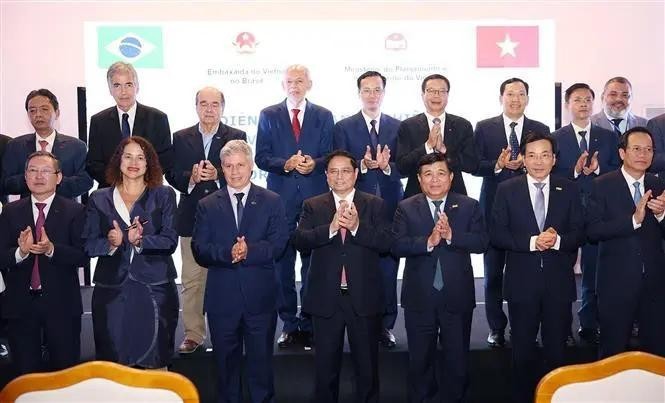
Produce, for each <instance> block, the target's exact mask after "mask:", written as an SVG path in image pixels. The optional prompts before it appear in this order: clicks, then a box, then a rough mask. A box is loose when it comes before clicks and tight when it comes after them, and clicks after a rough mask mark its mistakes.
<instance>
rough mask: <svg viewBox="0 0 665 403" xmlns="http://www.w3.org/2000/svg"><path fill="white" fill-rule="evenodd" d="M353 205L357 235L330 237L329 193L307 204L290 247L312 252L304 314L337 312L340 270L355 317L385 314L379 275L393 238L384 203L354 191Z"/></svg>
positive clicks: (331, 202)
mask: <svg viewBox="0 0 665 403" xmlns="http://www.w3.org/2000/svg"><path fill="white" fill-rule="evenodd" d="M353 204H354V205H355V206H356V210H357V211H358V218H359V226H358V230H357V231H356V235H355V236H354V235H352V234H351V232H350V231H348V232H347V235H346V238H345V241H344V243H342V235H341V233H340V232H337V234H336V235H335V236H334V237H332V238H330V223H331V222H332V219H333V216H334V215H335V212H336V211H337V207H336V206H335V198H334V196H333V194H332V192H327V193H325V194H322V195H319V196H316V197H312V198H310V199H307V200H305V202H304V203H303V207H302V213H301V215H300V222H299V223H298V228H297V229H296V232H295V234H294V236H293V243H294V244H295V246H296V248H297V249H298V250H299V251H300V252H306V251H312V256H311V260H310V268H309V272H308V274H307V275H308V277H307V282H306V284H307V289H306V290H305V293H304V295H305V296H304V299H303V304H302V309H303V311H305V312H307V313H310V314H312V315H316V316H322V317H326V318H329V317H331V316H332V315H333V314H334V313H335V312H336V311H337V309H338V307H339V302H340V301H339V298H341V294H340V292H339V287H340V281H341V278H342V266H344V268H345V270H346V280H347V283H348V286H349V293H350V294H351V295H350V297H351V302H352V304H353V309H354V311H355V313H356V314H357V315H359V316H369V315H378V314H380V313H383V311H384V309H385V303H384V294H383V287H382V286H381V284H383V274H382V273H381V267H380V266H379V254H381V253H386V252H388V251H389V250H390V245H391V243H392V236H391V233H390V224H389V222H388V220H386V218H385V217H386V213H385V210H384V209H385V202H384V201H383V200H381V199H379V198H378V197H376V196H374V195H371V194H368V193H363V192H362V191H359V190H356V193H355V194H354V197H353Z"/></svg>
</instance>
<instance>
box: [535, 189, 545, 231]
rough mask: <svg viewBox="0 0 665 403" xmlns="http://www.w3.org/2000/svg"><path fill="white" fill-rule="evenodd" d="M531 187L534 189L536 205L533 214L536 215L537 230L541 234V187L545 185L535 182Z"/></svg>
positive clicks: (542, 225) (542, 215)
mask: <svg viewBox="0 0 665 403" xmlns="http://www.w3.org/2000/svg"><path fill="white" fill-rule="evenodd" d="M533 186H535V187H536V203H534V207H533V212H534V213H535V214H536V222H537V223H538V229H540V232H542V231H543V227H544V226H545V193H543V187H544V186H545V184H544V183H542V182H536V183H534V184H533Z"/></svg>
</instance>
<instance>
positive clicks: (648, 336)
mask: <svg viewBox="0 0 665 403" xmlns="http://www.w3.org/2000/svg"><path fill="white" fill-rule="evenodd" d="M653 153H654V149H653V140H652V137H651V133H650V132H649V130H648V129H646V128H644V127H634V128H632V129H629V130H628V131H627V132H626V133H624V134H623V135H622V136H621V142H620V143H619V156H620V157H621V159H622V160H623V165H622V167H621V169H619V170H615V171H613V172H610V173H608V174H605V175H603V176H601V177H599V178H597V179H595V180H594V183H593V189H592V191H591V197H590V199H589V208H588V209H587V235H588V237H589V239H590V240H591V241H593V242H598V265H599V266H600V267H602V270H599V271H598V274H597V283H596V293H597V294H598V318H599V322H600V356H601V357H602V358H604V357H609V356H611V355H614V354H618V353H621V352H624V351H626V349H627V346H628V341H629V338H630V335H631V329H632V326H633V322H634V321H638V322H639V324H640V331H639V338H640V347H641V348H642V349H643V350H645V351H647V352H649V353H652V354H658V355H660V356H664V357H665V343H663V340H665V322H664V321H663V312H665V251H664V250H663V238H664V235H663V234H664V233H665V221H663V218H664V217H665V192H664V190H665V184H664V183H663V181H662V179H660V178H658V177H656V176H654V175H653V174H650V173H647V172H646V171H647V169H648V168H649V165H651V161H652V158H653Z"/></svg>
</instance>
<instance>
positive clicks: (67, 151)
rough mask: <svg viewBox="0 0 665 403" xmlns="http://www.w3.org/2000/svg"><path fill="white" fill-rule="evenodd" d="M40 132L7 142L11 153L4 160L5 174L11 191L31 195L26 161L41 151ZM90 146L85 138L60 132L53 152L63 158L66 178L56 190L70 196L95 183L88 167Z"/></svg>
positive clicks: (80, 192)
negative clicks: (86, 145)
mask: <svg viewBox="0 0 665 403" xmlns="http://www.w3.org/2000/svg"><path fill="white" fill-rule="evenodd" d="M36 136H37V135H36V134H35V133H29V134H25V135H23V136H19V137H17V138H15V139H13V140H12V141H10V142H9V144H8V145H7V155H6V156H5V158H3V160H2V177H3V182H4V188H5V191H6V192H7V194H16V195H21V197H27V196H29V195H30V189H28V185H27V184H26V183H25V161H27V160H28V156H29V155H30V154H32V153H34V152H35V151H37V146H36V144H37V143H36ZM86 153H87V150H86V148H85V143H84V142H82V141H81V140H79V139H77V138H75V137H72V136H67V135H64V134H62V133H58V132H56V134H55V140H54V141H53V155H55V156H56V157H57V158H58V161H59V162H60V170H61V171H62V182H60V184H59V185H58V188H57V190H56V193H57V194H59V195H62V196H65V197H68V198H70V199H72V198H75V197H77V196H80V195H82V194H83V193H86V192H87V191H88V190H90V188H91V187H92V178H91V177H90V175H88V173H87V172H86V171H85V159H86Z"/></svg>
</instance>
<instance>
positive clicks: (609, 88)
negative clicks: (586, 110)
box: [591, 77, 647, 142]
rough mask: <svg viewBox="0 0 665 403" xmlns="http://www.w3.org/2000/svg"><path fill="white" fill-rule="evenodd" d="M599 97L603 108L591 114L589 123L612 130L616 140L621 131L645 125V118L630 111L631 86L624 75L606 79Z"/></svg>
mask: <svg viewBox="0 0 665 403" xmlns="http://www.w3.org/2000/svg"><path fill="white" fill-rule="evenodd" d="M600 99H601V100H602V101H603V110H602V111H600V112H598V113H596V114H595V115H593V116H591V123H593V124H595V125H598V126H600V127H602V128H603V129H607V130H611V131H613V132H614V133H615V135H616V138H617V142H618V141H619V137H620V136H621V133H624V132H625V131H626V130H628V129H630V128H633V127H637V126H646V124H647V120H646V119H645V118H643V117H641V116H637V115H635V114H634V113H632V112H631V111H630V104H631V102H632V100H633V86H632V84H631V83H630V81H628V79H627V78H626V77H612V78H610V79H609V80H607V82H606V83H605V87H604V88H603V93H602V94H601V95H600Z"/></svg>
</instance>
